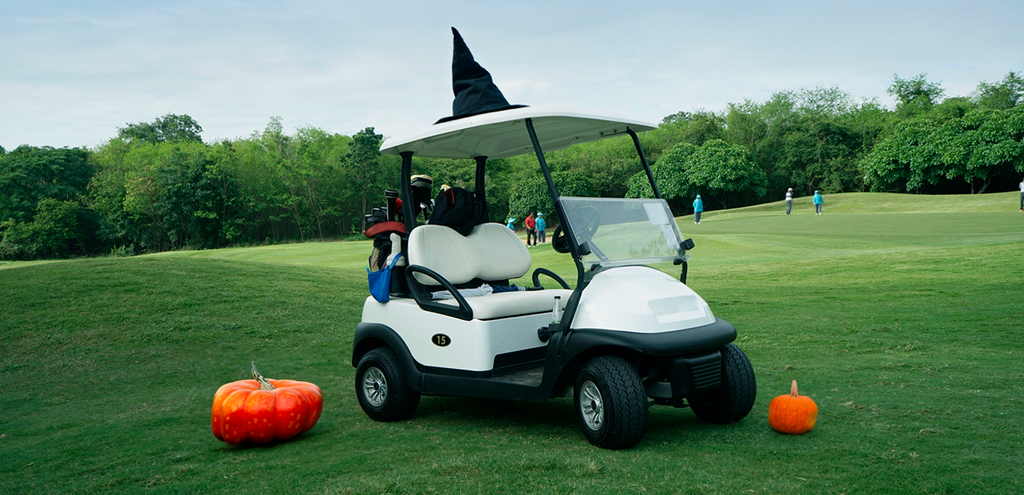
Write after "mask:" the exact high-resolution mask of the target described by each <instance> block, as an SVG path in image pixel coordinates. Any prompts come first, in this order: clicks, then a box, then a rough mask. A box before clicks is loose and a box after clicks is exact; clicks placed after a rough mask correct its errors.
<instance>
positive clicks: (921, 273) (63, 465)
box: [0, 193, 1024, 493]
mask: <svg viewBox="0 0 1024 495" xmlns="http://www.w3.org/2000/svg"><path fill="white" fill-rule="evenodd" d="M800 201H809V200H808V199H807V198H801V199H798V200H797V204H796V206H794V212H795V213H796V214H795V215H791V216H789V217H786V216H785V215H783V214H782V212H783V211H784V206H782V205H781V203H777V204H774V205H762V206H758V207H752V208H745V209H739V210H729V211H724V212H714V211H712V212H708V213H707V214H706V215H705V217H704V218H703V219H702V223H701V225H699V226H698V225H693V223H692V219H691V218H689V217H684V218H680V219H679V222H680V227H681V230H682V231H683V233H684V235H685V236H688V237H692V238H693V239H694V240H695V242H696V244H697V248H696V249H695V250H694V251H693V254H694V258H693V260H691V265H690V272H689V277H690V278H689V280H688V282H689V283H690V285H691V286H692V287H693V288H694V289H695V290H697V291H698V292H699V293H700V294H701V295H702V296H703V297H704V298H705V299H706V300H707V301H708V302H709V304H710V305H711V308H712V310H713V311H714V312H715V314H716V315H717V316H718V317H720V318H724V319H726V320H729V321H731V322H733V323H734V324H735V325H736V327H737V329H738V330H739V333H740V337H739V339H738V342H737V343H738V344H739V345H740V346H741V347H742V348H743V349H744V350H745V352H746V353H747V354H748V355H749V357H750V359H751V361H752V363H753V365H754V369H755V372H756V375H757V380H758V388H759V394H758V399H757V402H756V404H755V406H754V410H753V411H752V412H751V414H750V416H748V417H747V418H746V419H744V420H743V421H741V422H740V423H737V424H733V425H724V426H720V425H709V424H705V423H701V422H699V421H698V420H697V419H696V417H695V416H694V415H693V413H692V412H690V411H689V410H685V409H667V408H663V407H656V408H652V409H651V420H650V425H649V429H648V433H647V435H646V437H645V438H644V440H643V441H642V442H641V443H640V444H639V445H638V446H637V447H636V448H634V449H631V450H629V451H624V452H611V451H604V450H600V449H596V448H594V447H592V446H590V445H589V444H588V443H587V442H586V440H585V439H584V438H583V436H582V435H581V434H580V433H579V431H578V427H577V425H576V422H575V417H574V415H573V411H572V405H571V401H569V400H567V399H557V400H552V401H548V402H546V403H543V404H528V403H518V402H509V401H489V400H476V399H462V398H445V397H425V398H424V400H423V402H422V403H421V405H420V407H419V409H417V412H416V414H415V415H414V416H413V417H412V418H411V419H410V420H407V421H403V422H398V423H388V424H382V423H375V422H373V421H371V420H369V419H368V418H367V417H366V416H365V415H364V414H363V413H362V411H361V410H360V409H359V406H358V404H357V403H356V400H355V395H354V391H353V378H354V370H353V369H352V367H351V365H350V353H351V339H352V331H353V329H354V327H355V325H356V323H357V322H358V321H359V318H360V311H361V306H362V301H363V300H364V299H365V297H366V295H367V292H366V289H365V273H364V270H363V267H364V266H365V263H366V257H367V255H368V254H369V243H368V242H333V243H307V244H293V245H284V246H268V247H258V248H246V249H225V250H216V251H196V252H177V253H164V254H160V255H152V256H139V257H134V258H102V259H86V260H73V261H66V262H61V263H42V264H31V265H29V264H11V265H7V269H2V270H0V301H2V303H0V332H2V335H3V341H4V345H3V346H0V383H2V384H3V392H2V393H0V493H48V492H141V491H154V492H173V493H181V492H189V493H192V492H225V491H229V490H230V491H232V492H242V493H266V492H270V491H278V492H285V491H287V492H289V493H311V492H317V493H437V492H440V493H495V492H497V493H521V492H541V493H574V492H583V491H588V492H597V493H633V492H637V493H639V492H648V493H676V492H679V493H690V492H723V493H736V492H742V491H754V492H768V493H778V492H808V493H818V492H835V493H839V492H846V493H864V492H893V493H896V492H899V493H905V492H923V493H933V492H957V493H964V492H968V493H970V492H975V493H1011V492H1021V491H1022V490H1024V468H1022V467H1021V466H1022V465H1024V454H1022V453H1021V452H1022V451H1021V449H1020V445H1021V436H1020V433H1019V432H1021V431H1024V419H1021V418H1022V417H1021V415H1020V414H1019V413H1018V411H1019V410H1020V409H1021V406H1024V390H1022V388H1024V386H1022V383H1024V381H1022V378H1024V360H1022V356H1021V349H1024V345H1022V344H1024V334H1022V332H1021V330H1022V329H1024V304H1022V303H1021V302H1020V294H1021V293H1022V292H1021V287H1022V283H1021V280H1022V277H1024V269H1022V265H1021V259H1022V258H1021V253H1022V251H1024V214H1021V213H1019V212H1017V211H1016V209H1015V208H1013V209H1007V208H1005V203H1012V204H1010V206H1013V207H1015V206H1016V204H1015V202H1016V193H1013V195H1011V194H991V195H983V196H979V197H975V196H954V197H946V196H943V197H928V196H914V195H885V194H867V193H863V194H845V195H832V196H827V197H826V208H825V215H822V216H815V215H813V214H810V212H812V211H813V210H812V208H811V207H810V206H809V204H808V205H801V203H800ZM798 206H799V208H798ZM531 254H532V255H533V257H534V266H547V267H553V268H554V269H555V270H556V271H558V272H560V273H562V274H564V275H571V274H572V269H571V265H570V264H569V263H568V262H567V260H566V259H565V258H566V257H565V256H563V255H559V254H557V253H554V252H553V251H551V249H550V247H549V246H542V247H540V248H536V249H531ZM567 278H571V277H567ZM250 361H256V364H257V365H259V366H260V368H261V371H263V373H264V374H265V375H266V376H270V377H274V378H294V379H299V380H306V381H312V382H314V383H317V384H318V385H320V387H321V388H322V389H323V391H324V395H325V401H324V403H325V406H324V415H323V417H322V419H321V420H320V422H319V423H318V424H317V426H316V427H315V428H313V429H312V430H311V431H309V432H307V433H306V434H303V435H301V436H300V437H298V438H296V439H294V440H292V441H289V442H284V443H280V444H276V445H272V446H268V447H250V448H245V447H242V448H238V447H231V446H228V445H226V444H223V443H221V442H219V441H217V440H216V439H215V438H214V437H213V435H212V434H211V433H210V426H209V420H210V403H211V401H212V397H213V393H214V391H215V390H216V389H217V387H219V386H220V385H221V384H223V383H227V382H229V381H233V380H238V379H243V378H247V369H248V366H249V362H250ZM794 379H796V380H798V381H799V383H800V390H801V392H802V393H803V394H805V395H809V396H810V397H812V398H813V399H814V400H815V401H816V402H817V403H818V407H819V420H818V426H817V427H816V428H815V430H814V431H812V432H811V433H808V434H806V435H803V436H796V437H790V436H783V435H779V434H776V433H775V432H774V431H772V430H771V429H770V428H769V427H768V424H767V407H768V403H769V402H770V400H771V399H772V397H774V396H776V395H781V394H784V393H787V392H788V390H789V382H790V381H791V380H794Z"/></svg>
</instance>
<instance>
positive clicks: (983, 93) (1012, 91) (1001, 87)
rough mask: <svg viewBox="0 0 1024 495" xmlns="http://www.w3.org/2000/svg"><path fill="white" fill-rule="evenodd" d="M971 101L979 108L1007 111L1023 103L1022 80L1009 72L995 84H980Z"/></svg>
mask: <svg viewBox="0 0 1024 495" xmlns="http://www.w3.org/2000/svg"><path fill="white" fill-rule="evenodd" d="M973 99H974V100H975V101H976V102H977V104H978V106H979V107H981V108H986V109H991V110H1008V109H1010V108H1013V107H1015V106H1017V105H1020V104H1021V103H1024V78H1022V77H1021V76H1020V75H1019V74H1017V73H1015V72H1012V71H1011V72H1009V73H1007V74H1006V77H1004V78H1003V80H1002V81H999V82H997V83H991V84H990V83H987V82H982V83H980V84H978V89H977V90H976V91H975V92H974V95H973Z"/></svg>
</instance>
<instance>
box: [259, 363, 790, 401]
mask: <svg viewBox="0 0 1024 495" xmlns="http://www.w3.org/2000/svg"><path fill="white" fill-rule="evenodd" d="M252 370H253V371H256V366H255V365H253V368H252ZM789 395H791V396H793V397H797V396H799V395H800V394H798V393H797V392H796V380H793V386H792V387H790V389H789Z"/></svg>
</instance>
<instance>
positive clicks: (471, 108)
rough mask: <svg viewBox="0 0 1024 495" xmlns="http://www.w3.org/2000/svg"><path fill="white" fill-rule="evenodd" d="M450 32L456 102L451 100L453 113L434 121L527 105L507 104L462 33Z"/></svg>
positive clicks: (444, 120) (453, 87) (453, 89)
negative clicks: (452, 39) (451, 36)
mask: <svg viewBox="0 0 1024 495" xmlns="http://www.w3.org/2000/svg"><path fill="white" fill-rule="evenodd" d="M452 35H454V36H455V51H454V53H453V54H452V91H453V92H454V93H455V101H454V102H452V116H451V117H445V118H443V119H441V120H438V121H437V122H435V124H440V123H441V122H448V121H452V120H458V119H461V118H463V117H470V116H472V115H479V114H482V113H489V112H497V111H500V110H508V109H510V108H520V107H524V106H526V105H509V103H508V100H506V99H505V95H503V94H501V90H500V89H498V87H497V86H495V85H494V81H492V80H491V73H490V72H487V69H484V68H483V67H481V66H480V64H478V63H476V60H474V59H473V54H472V53H470V51H469V47H468V46H466V42H465V41H463V39H462V35H460V34H459V32H458V31H457V30H456V29H455V28H452Z"/></svg>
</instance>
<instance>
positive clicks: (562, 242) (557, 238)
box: [551, 224, 570, 254]
mask: <svg viewBox="0 0 1024 495" xmlns="http://www.w3.org/2000/svg"><path fill="white" fill-rule="evenodd" d="M551 248H552V249H554V250H555V252H556V253H562V254H569V251H570V249H569V238H568V237H566V236H565V231H564V230H562V224H558V227H555V232H554V233H553V234H551Z"/></svg>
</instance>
